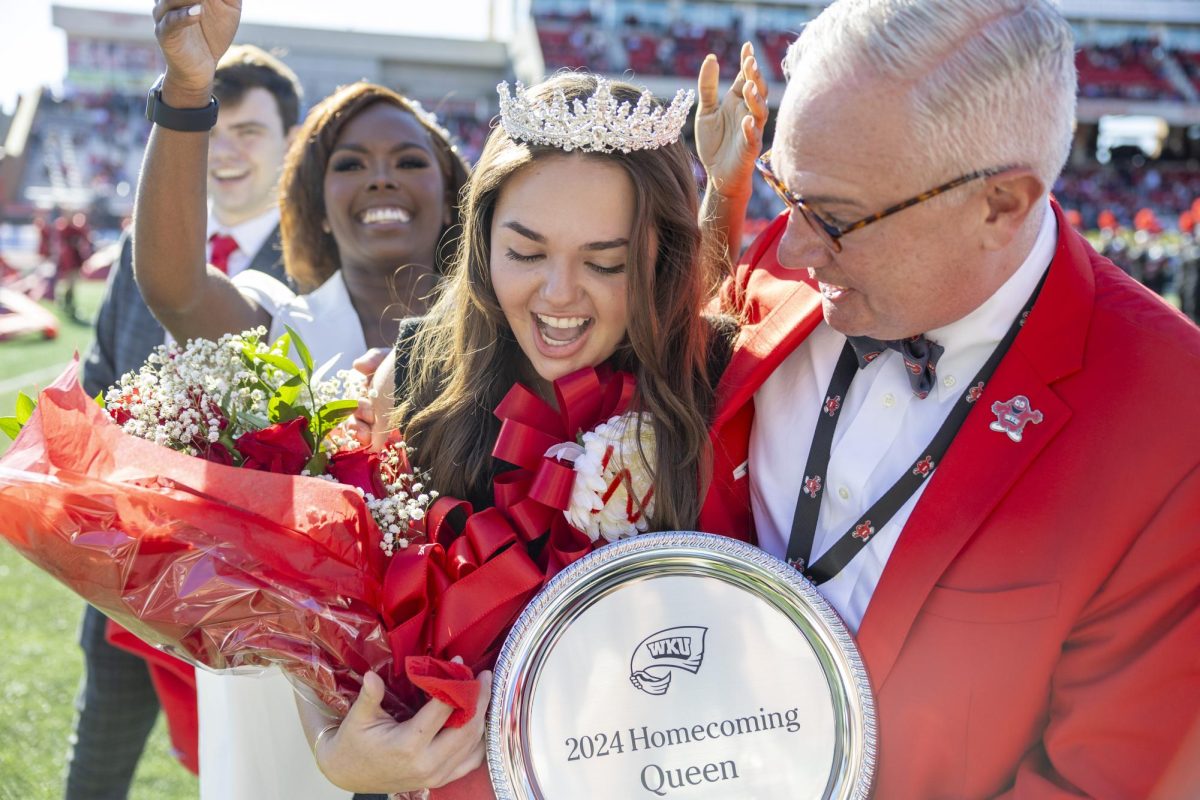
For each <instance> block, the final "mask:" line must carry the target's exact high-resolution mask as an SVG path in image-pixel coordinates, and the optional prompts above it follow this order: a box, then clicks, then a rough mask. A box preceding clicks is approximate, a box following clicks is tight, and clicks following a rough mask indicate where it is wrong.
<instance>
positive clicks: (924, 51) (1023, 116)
mask: <svg viewBox="0 0 1200 800" xmlns="http://www.w3.org/2000/svg"><path fill="white" fill-rule="evenodd" d="M784 71H785V74H787V75H788V77H789V78H791V77H792V76H798V75H802V74H803V79H804V84H805V85H812V84H813V83H818V84H821V85H828V84H829V83H831V82H833V81H836V80H840V79H845V78H848V77H851V76H855V75H860V76H861V75H864V74H865V75H869V76H874V77H878V78H881V79H883V80H886V81H889V82H897V83H900V84H904V85H907V86H909V87H911V93H910V98H911V102H912V109H913V112H914V119H915V124H916V127H917V131H916V133H917V141H916V142H914V143H913V145H912V147H913V148H914V153H913V155H914V156H915V157H917V158H919V159H920V160H921V162H922V163H924V164H927V165H928V168H929V170H930V174H929V175H928V176H927V177H928V179H929V180H930V181H931V182H935V181H938V180H945V179H950V178H953V177H954V176H955V175H956V174H960V173H966V172H972V171H974V170H977V169H986V168H991V167H1002V166H1026V167H1030V168H1032V169H1033V170H1035V172H1036V173H1037V175H1038V176H1039V177H1040V178H1041V179H1042V181H1043V182H1044V183H1045V185H1046V188H1047V190H1049V188H1050V187H1052V186H1053V185H1054V181H1055V179H1056V178H1057V177H1058V174H1059V172H1060V171H1061V170H1062V168H1063V165H1064V164H1065V163H1066V160H1067V156H1068V155H1069V153H1070V149H1071V140H1072V137H1073V135H1074V126H1075V83H1076V76H1075V46H1074V38H1073V36H1072V33H1071V28H1070V25H1068V23H1067V21H1066V20H1065V19H1064V18H1063V16H1062V14H1061V13H1060V12H1059V10H1058V8H1057V7H1056V5H1055V4H1054V3H1052V2H1050V0H838V2H835V3H833V4H832V5H830V6H829V7H828V8H827V9H825V11H824V12H822V13H821V14H820V16H818V17H817V18H816V19H814V20H813V21H812V22H810V23H809V24H808V25H807V26H806V27H805V29H804V32H803V33H802V34H801V36H800V38H799V39H797V40H796V41H795V42H794V43H793V44H792V46H791V48H790V49H789V50H788V53H787V57H786V58H785V59H784ZM934 173H936V174H934ZM951 173H953V174H951Z"/></svg>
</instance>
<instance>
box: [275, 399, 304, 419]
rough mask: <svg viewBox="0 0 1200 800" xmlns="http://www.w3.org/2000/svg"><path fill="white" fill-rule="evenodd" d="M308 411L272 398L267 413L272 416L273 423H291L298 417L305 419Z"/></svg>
mask: <svg viewBox="0 0 1200 800" xmlns="http://www.w3.org/2000/svg"><path fill="white" fill-rule="evenodd" d="M305 410H306V409H304V408H296V407H295V406H293V405H292V404H291V403H288V402H286V401H284V400H281V399H280V398H278V397H272V398H271V401H270V402H269V403H268V404H267V412H268V414H270V418H271V422H291V421H292V420H294V419H295V418H296V417H303V416H304V415H305V414H304V412H305Z"/></svg>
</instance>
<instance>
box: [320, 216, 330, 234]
mask: <svg viewBox="0 0 1200 800" xmlns="http://www.w3.org/2000/svg"><path fill="white" fill-rule="evenodd" d="M321 230H323V231H325V233H333V229H332V228H330V227H329V220H327V219H323V220H321Z"/></svg>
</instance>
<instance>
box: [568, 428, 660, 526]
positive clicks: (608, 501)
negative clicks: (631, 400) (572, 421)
mask: <svg viewBox="0 0 1200 800" xmlns="http://www.w3.org/2000/svg"><path fill="white" fill-rule="evenodd" d="M639 417H640V420H639ZM639 422H640V424H639ZM581 439H582V441H581V443H580V444H578V445H576V444H568V445H559V447H557V448H554V449H553V450H552V451H551V452H550V453H547V455H553V456H558V457H560V458H562V457H564V456H566V457H567V459H568V460H569V459H570V458H571V457H574V462H575V464H574V467H575V484H574V487H573V488H572V489H571V503H570V506H568V508H567V509H566V510H565V511H564V512H563V514H564V515H565V516H566V518H567V521H568V522H569V523H571V525H572V526H573V527H574V528H576V529H577V530H580V531H582V532H583V533H586V534H587V535H588V537H589V538H590V539H591V540H592V541H593V542H594V541H596V540H597V539H598V538H600V537H604V539H605V540H606V541H609V542H615V541H617V540H618V539H625V538H628V537H630V536H636V535H637V534H638V533H641V532H643V531H645V530H646V528H647V527H648V522H647V517H648V516H650V515H651V514H652V513H653V512H654V484H653V471H652V467H651V464H653V463H654V458H655V455H654V428H653V426H652V425H651V424H650V415H649V414H645V413H643V414H640V415H639V414H634V413H629V414H623V415H621V416H618V417H612V418H611V419H609V420H608V421H607V422H602V423H600V424H599V425H597V426H596V428H595V429H594V430H590V431H587V432H586V433H584V434H583V436H582V437H581ZM555 451H557V452H555Z"/></svg>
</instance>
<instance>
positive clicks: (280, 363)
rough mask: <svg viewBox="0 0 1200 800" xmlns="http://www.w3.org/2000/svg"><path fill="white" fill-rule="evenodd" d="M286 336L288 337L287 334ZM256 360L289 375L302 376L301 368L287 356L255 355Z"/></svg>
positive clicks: (273, 354)
mask: <svg viewBox="0 0 1200 800" xmlns="http://www.w3.org/2000/svg"><path fill="white" fill-rule="evenodd" d="M284 335H285V336H286V335H287V334H284ZM254 358H255V359H256V360H258V361H262V362H263V363H265V364H270V365H271V366H272V367H276V368H278V369H280V370H283V371H284V372H286V373H287V374H288V375H299V374H300V368H299V367H298V366H296V364H295V362H294V361H292V360H291V359H290V358H288V357H287V356H281V355H276V354H275V353H255V354H254Z"/></svg>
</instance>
